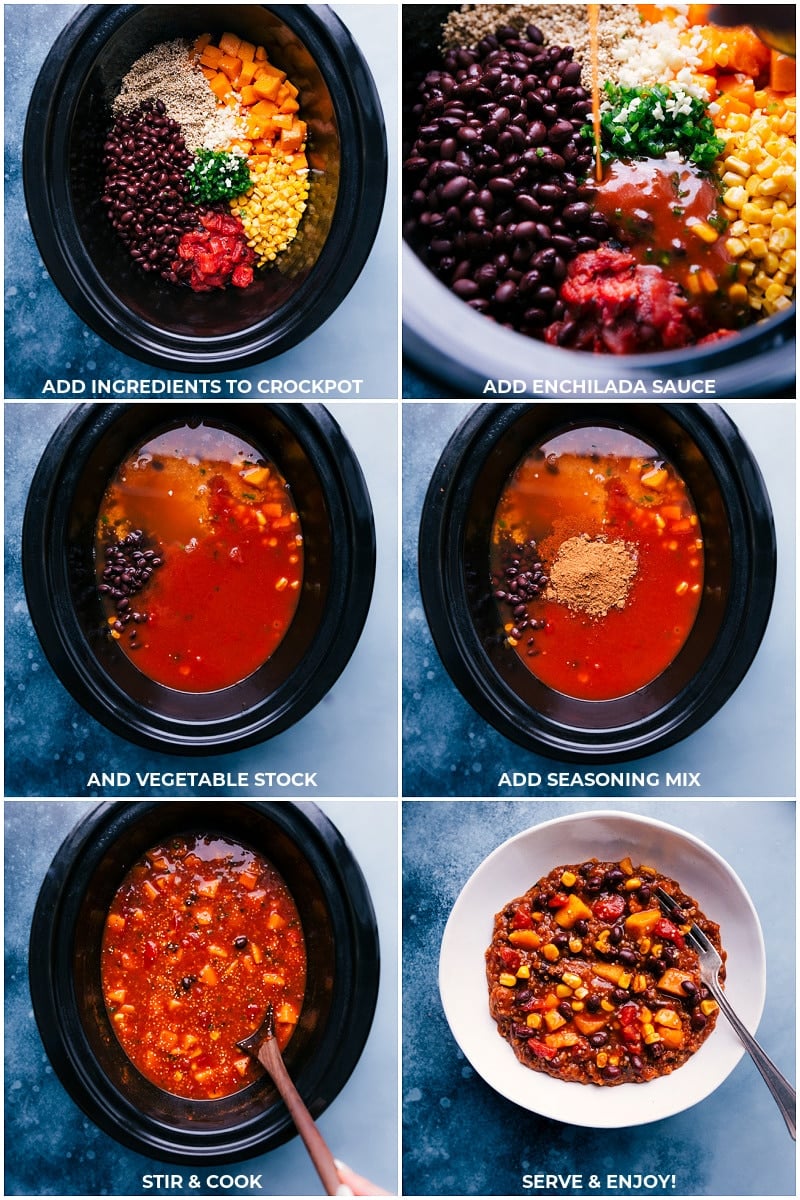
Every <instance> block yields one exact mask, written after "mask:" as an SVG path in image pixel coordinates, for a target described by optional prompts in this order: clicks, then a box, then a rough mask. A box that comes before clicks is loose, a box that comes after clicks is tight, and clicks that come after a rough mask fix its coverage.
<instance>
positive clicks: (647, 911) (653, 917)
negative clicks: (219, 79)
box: [625, 908, 661, 938]
mask: <svg viewBox="0 0 800 1200" xmlns="http://www.w3.org/2000/svg"><path fill="white" fill-rule="evenodd" d="M660 920H661V910H660V909H659V908H643V909H642V910H641V911H640V912H635V913H631V915H630V916H629V917H626V918H625V932H626V933H627V934H629V935H630V936H631V937H635V938H640V937H646V936H647V934H649V933H652V931H653V930H654V929H655V927H656V925H657V924H658V922H659V921H660Z"/></svg>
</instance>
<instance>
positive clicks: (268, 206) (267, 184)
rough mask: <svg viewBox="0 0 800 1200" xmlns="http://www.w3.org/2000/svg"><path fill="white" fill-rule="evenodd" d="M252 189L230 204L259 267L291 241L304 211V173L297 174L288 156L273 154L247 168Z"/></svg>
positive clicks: (304, 170) (305, 192)
mask: <svg viewBox="0 0 800 1200" xmlns="http://www.w3.org/2000/svg"><path fill="white" fill-rule="evenodd" d="M250 174H251V180H252V185H251V187H250V188H249V190H248V191H247V192H246V193H245V195H244V196H239V197H238V198H237V199H236V200H232V201H231V211H232V212H233V213H234V215H235V216H237V217H239V219H240V220H241V222H242V225H243V226H244V230H245V234H246V236H247V244H248V246H250V247H251V248H252V249H253V250H254V251H255V254H256V263H257V265H258V266H259V267H263V266H266V265H267V264H268V263H271V262H274V261H275V259H276V258H277V257H278V255H279V254H281V253H282V252H283V251H284V250H285V249H286V248H287V247H288V246H289V244H290V242H292V241H293V239H294V238H295V237H296V235H297V228H298V226H299V224H300V221H301V219H302V216H303V213H304V212H305V210H306V200H307V199H308V170H307V168H302V169H300V170H298V169H297V168H296V167H295V165H294V158H293V156H292V155H290V154H289V155H286V154H282V153H281V152H280V151H278V150H273V152H272V154H271V155H270V157H269V158H265V159H261V160H258V165H257V166H252V167H251V172H250Z"/></svg>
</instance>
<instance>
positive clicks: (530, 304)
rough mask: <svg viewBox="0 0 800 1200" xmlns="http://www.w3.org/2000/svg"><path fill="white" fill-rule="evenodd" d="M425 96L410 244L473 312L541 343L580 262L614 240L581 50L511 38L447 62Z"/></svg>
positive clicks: (501, 35) (488, 40) (516, 33)
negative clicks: (597, 205) (598, 178)
mask: <svg viewBox="0 0 800 1200" xmlns="http://www.w3.org/2000/svg"><path fill="white" fill-rule="evenodd" d="M420 93H421V101H420V103H418V104H417V105H416V106H415V107H414V109H413V112H414V116H415V118H416V119H417V120H418V122H419V124H418V128H417V134H416V138H415V140H414V143H413V146H412V149H411V153H410V155H409V157H408V159H407V161H406V163H405V172H406V178H407V181H408V185H407V197H408V205H407V218H406V220H405V230H404V231H405V235H406V238H407V239H408V241H409V242H410V244H411V245H412V246H413V247H414V249H415V250H416V252H417V253H418V254H419V255H420V257H422V258H423V260H424V261H425V262H426V263H427V264H428V265H429V266H430V267H431V268H432V269H433V270H434V271H435V272H436V274H437V275H438V276H439V277H440V278H441V279H442V280H443V282H445V283H446V284H447V285H448V286H449V287H450V288H451V289H452V291H453V292H455V294H456V295H457V296H460V297H461V298H462V299H463V300H465V301H466V302H467V303H468V304H470V305H471V306H472V308H474V309H476V310H477V311H478V312H482V313H485V314H486V315H487V316H490V317H492V318H493V319H494V320H495V321H497V322H499V323H500V324H503V325H507V326H509V327H510V328H512V329H516V330H519V331H520V332H521V333H524V334H527V335H529V336H532V337H541V336H542V334H543V331H544V329H545V327H546V326H547V325H549V324H550V323H551V322H553V321H555V320H560V319H561V318H562V317H563V315H564V305H563V303H562V301H561V300H560V299H559V295H558V293H559V288H560V285H561V283H562V281H563V280H564V278H565V276H566V273H567V266H568V264H569V262H570V261H571V260H572V259H573V258H575V256H576V255H578V254H581V253H583V252H584V251H589V250H595V249H597V246H598V244H599V243H600V242H602V241H605V240H606V239H607V238H608V236H609V229H608V225H607V223H606V221H605V219H604V217H603V216H602V215H601V214H600V213H597V212H594V211H593V209H592V204H591V198H592V187H591V185H590V184H587V183H586V182H585V180H586V177H587V175H588V174H589V173H590V171H591V169H592V166H593V162H594V141H593V138H592V137H591V135H589V136H587V134H586V131H585V127H586V126H587V124H588V126H591V109H592V102H591V97H590V94H589V92H588V91H587V90H586V89H585V88H583V87H582V86H581V66H580V64H579V63H576V62H574V61H573V50H572V47H569V46H567V47H560V46H547V47H546V46H545V45H544V38H543V35H542V33H541V31H540V30H539V29H537V28H536V27H535V26H533V25H529V26H528V27H527V29H526V30H523V31H520V30H517V29H514V28H512V27H511V26H506V27H503V28H501V29H498V30H497V31H496V33H495V34H493V35H491V36H489V37H485V38H484V39H483V40H482V41H481V42H479V44H478V46H477V47H476V48H475V49H474V50H472V49H465V48H461V49H456V50H450V51H448V52H447V53H446V54H445V57H444V63H443V69H442V70H439V71H430V72H429V73H428V74H427V75H426V76H425V79H424V80H423V82H422V84H421V85H420ZM582 129H584V132H583V133H582V132H581V130H582Z"/></svg>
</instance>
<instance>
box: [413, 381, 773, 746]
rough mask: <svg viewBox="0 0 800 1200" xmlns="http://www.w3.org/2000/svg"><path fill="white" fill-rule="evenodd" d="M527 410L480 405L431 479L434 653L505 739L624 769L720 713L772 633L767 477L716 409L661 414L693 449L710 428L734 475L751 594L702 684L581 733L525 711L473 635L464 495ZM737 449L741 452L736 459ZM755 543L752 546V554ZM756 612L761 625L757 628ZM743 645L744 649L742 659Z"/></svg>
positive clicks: (428, 581)
mask: <svg viewBox="0 0 800 1200" xmlns="http://www.w3.org/2000/svg"><path fill="white" fill-rule="evenodd" d="M531 407H532V406H531V405H521V404H516V405H513V404H505V405H482V406H479V407H478V409H477V410H476V411H475V412H473V413H472V414H469V415H468V416H467V417H466V418H465V419H464V420H463V421H462V422H461V424H460V425H459V426H458V428H457V429H456V431H455V432H454V434H453V435H452V437H451V439H450V441H449V442H448V444H447V446H446V447H445V449H444V451H443V452H442V456H441V458H440V460H439V463H438V464H437V467H436V469H435V471H434V474H433V476H432V478H431V481H430V485H429V488H428V493H427V495H426V498H425V503H424V505H423V512H422V518H421V521H420V533H419V564H420V566H419V578H420V591H421V594H422V599H423V606H424V608H425V612H426V617H427V619H428V624H429V627H430V630H431V634H432V637H433V640H434V643H435V645H436V648H437V651H438V653H439V655H440V657H441V659H442V662H443V664H444V666H445V668H446V670H447V671H448V673H449V674H450V676H451V678H452V679H453V682H454V683H455V684H456V686H457V687H458V689H459V691H460V692H461V694H462V696H464V698H465V699H466V700H467V701H468V703H470V704H471V705H472V706H473V707H474V708H475V709H476V710H477V711H478V712H479V713H480V715H481V716H482V717H483V718H484V719H485V720H487V721H488V722H489V723H490V724H492V725H494V726H495V728H497V729H498V730H499V732H501V733H502V734H503V735H504V736H506V737H509V738H511V740H513V741H515V742H517V743H518V744H520V745H522V746H524V747H525V748H527V749H537V750H540V751H542V752H543V753H545V754H548V755H551V756H553V757H562V758H565V759H573V760H576V761H579V760H583V759H585V758H590V757H595V756H596V755H598V754H602V755H603V756H604V757H605V758H606V759H607V760H608V761H620V760H624V759H628V758H631V757H638V756H640V755H641V754H642V753H644V752H645V751H647V752H650V753H652V752H654V751H656V750H658V749H662V748H666V747H667V746H669V745H672V744H674V743H675V742H676V741H678V740H680V739H681V738H683V737H685V736H687V735H688V734H689V733H691V732H693V731H694V730H695V729H697V728H699V727H700V726H701V725H702V724H704V723H705V722H706V721H707V720H709V719H710V718H711V717H712V716H713V715H714V714H715V713H716V712H717V711H718V710H719V708H721V707H722V704H724V703H725V702H726V701H727V699H728V698H729V697H730V695H731V694H732V693H733V691H735V689H736V687H738V685H739V684H740V683H741V682H742V680H743V679H744V676H745V674H746V673H747V671H748V670H749V667H750V665H751V664H752V661H753V659H754V657H755V654H756V652H757V650H758V647H759V645H760V643H761V641H762V639H763V636H764V633H765V632H766V627H767V623H768V619H769V614H770V611H771V606H772V600H773V596H774V581H775V568H776V543H775V529H774V521H773V518H772V512H771V507H770V505H769V497H768V493H767V491H766V486H765V484H764V481H763V477H762V476H761V474H760V472H759V471H758V467H757V465H756V464H755V460H754V459H753V458H752V455H751V453H750V451H749V449H748V448H747V447H746V443H745V442H744V439H743V438H742V436H741V434H740V433H739V431H738V429H737V428H736V426H735V424H734V422H733V421H732V419H731V418H730V417H729V416H728V415H727V414H726V413H725V412H724V411H723V410H722V409H720V408H719V406H717V405H705V406H703V405H694V406H691V407H687V406H682V405H659V406H658V407H660V408H662V409H663V410H665V411H667V412H668V413H669V414H670V415H671V416H672V417H673V419H675V420H677V421H678V423H679V424H680V426H681V427H682V428H683V429H685V430H686V431H687V432H688V433H689V434H690V436H691V437H692V439H693V440H695V441H696V439H697V436H698V433H699V427H704V428H705V433H706V438H708V436H709V435H710V436H711V445H712V447H713V450H714V454H713V455H712V456H711V458H712V459H713V458H714V456H715V455H719V457H720V458H721V459H724V460H725V462H726V464H727V466H728V468H729V470H730V472H731V478H732V479H733V481H734V484H735V488H734V496H733V497H726V496H725V493H724V491H722V489H720V491H721V494H722V496H723V500H724V502H725V506H726V510H727V511H728V523H729V530H730V534H731V537H732V539H733V543H734V546H741V547H742V551H743V553H745V557H746V559H747V561H748V562H749V563H750V567H751V569H750V572H749V575H748V587H747V591H746V593H742V594H740V593H739V592H738V591H737V592H735V593H734V594H733V595H732V596H731V595H729V597H728V602H729V605H730V604H731V603H733V605H734V610H735V612H734V620H733V621H731V620H730V618H729V617H728V618H727V628H725V627H721V629H720V631H719V633H718V635H717V637H716V638H715V641H714V643H713V645H712V646H711V648H710V650H709V652H708V655H707V657H706V659H705V660H704V672H705V674H704V679H703V681H700V682H698V680H697V677H696V676H694V677H693V678H692V679H690V680H689V681H688V682H687V683H686V684H685V685H684V687H683V688H681V689H680V690H679V691H678V692H677V693H676V695H675V696H674V697H673V698H672V699H671V700H669V701H667V703H666V704H664V705H662V706H661V707H660V708H659V709H657V710H656V711H655V712H654V713H652V714H650V716H649V717H647V718H644V719H642V720H637V721H633V722H629V723H627V724H625V725H619V726H616V727H607V728H604V729H602V730H593V729H584V728H582V727H580V728H576V727H574V726H571V725H568V724H566V723H562V722H558V721H556V720H554V719H551V718H549V717H547V716H544V715H543V714H541V713H539V712H537V711H536V710H535V709H533V708H531V707H529V706H528V705H527V704H526V703H524V702H523V701H522V700H521V699H520V697H519V696H517V694H516V693H515V691H514V690H513V688H512V687H511V686H510V685H509V684H508V683H507V682H506V681H505V680H504V679H502V678H501V677H500V676H499V675H498V673H497V671H496V669H495V668H494V666H493V664H492V663H491V661H490V660H489V658H488V657H487V656H486V654H485V651H484V649H483V647H482V645H481V643H480V640H479V638H478V636H477V631H476V630H475V628H474V624H473V620H472V616H471V612H470V608H469V604H468V600H467V597H466V591H465V581H464V579H463V571H462V570H461V555H462V550H463V535H464V517H465V513H466V505H465V504H464V503H463V501H464V497H467V499H469V497H470V496H471V494H472V488H473V486H474V483H475V479H476V477H477V474H478V472H479V469H480V466H481V465H482V464H483V463H484V462H485V461H486V459H487V458H488V457H489V456H490V454H491V453H492V450H493V448H494V446H495V445H496V443H497V441H498V440H499V437H500V436H501V434H502V433H503V432H505V431H506V430H507V429H508V428H510V427H511V426H512V425H513V423H514V422H515V420H516V419H517V417H518V416H519V415H520V413H521V412H523V411H525V410H529V409H530V408H531ZM593 407H597V406H593ZM647 407H648V408H649V407H651V406H647ZM581 411H585V409H582V410H581ZM484 433H485V437H482V435H483V434H484ZM718 439H721V440H718ZM479 446H480V449H478V447H479ZM736 449H739V450H742V449H743V450H744V451H745V452H744V453H742V454H741V457H737V455H736V453H735V451H736ZM703 454H704V457H705V459H706V462H707V464H708V466H709V468H710V469H711V470H712V473H713V474H714V477H715V478H716V479H717V480H718V481H719V478H720V476H719V473H718V469H715V467H714V463H713V461H709V455H708V453H707V451H706V449H705V447H703ZM742 461H745V462H748V466H749V467H751V468H753V469H752V470H749V471H748V479H747V481H746V482H745V481H743V480H742V478H741V476H740V467H741V462H742ZM467 463H469V464H470V465H471V469H470V470H469V471H466V470H465V469H464V467H465V464H467ZM750 489H753V490H750ZM756 498H757V499H758V500H760V501H762V503H763V505H764V508H763V511H762V512H761V513H760V514H758V513H756V512H755V511H754V510H755V508H756V507H757V500H756ZM734 501H735V503H734ZM459 504H461V511H460V512H459V514H458V516H457V517H456V518H455V520H454V518H453V511H454V510H455V509H457V508H458V506H459ZM731 510H733V511H731ZM757 518H758V521H759V523H760V524H761V526H762V528H761V530H760V534H761V538H757V539H751V540H750V541H748V538H747V533H746V530H747V531H750V530H751V529H753V528H754V523H755V522H756V520H757ZM762 538H763V540H761V539H762ZM445 545H447V546H450V547H452V546H453V545H457V546H458V548H459V549H458V553H457V554H451V555H449V556H448V555H447V554H446V553H444V546H445ZM751 545H752V546H753V547H754V549H753V551H752V552H751V550H750V546H751ZM734 561H736V560H735V557H734ZM442 564H444V565H442ZM762 571H764V572H765V579H766V585H767V586H766V602H764V598H763V596H764V593H763V592H762V593H761V594H760V595H756V594H755V591H754V587H755V582H756V579H757V578H758V577H759V574H760V573H761V572H762ZM754 607H755V609H756V617H757V618H758V619H756V620H755V621H754V618H753V615H752V612H753V608H754ZM728 611H729V610H728ZM734 626H735V627H734ZM742 644H744V645H745V647H746V648H745V650H744V651H743V652H742V650H741V647H742ZM734 660H735V661H734Z"/></svg>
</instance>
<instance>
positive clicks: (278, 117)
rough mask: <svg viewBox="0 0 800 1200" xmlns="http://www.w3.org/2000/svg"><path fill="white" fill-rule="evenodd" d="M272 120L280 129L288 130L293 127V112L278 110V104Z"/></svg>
mask: <svg viewBox="0 0 800 1200" xmlns="http://www.w3.org/2000/svg"><path fill="white" fill-rule="evenodd" d="M272 120H273V121H274V122H275V124H276V125H277V126H278V129H287V130H288V129H291V128H292V114H291V113H282V112H278V109H277V105H276V106H275V112H274V113H273V114H272Z"/></svg>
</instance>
